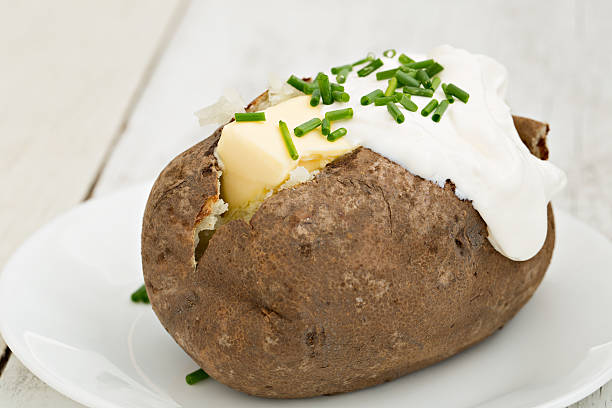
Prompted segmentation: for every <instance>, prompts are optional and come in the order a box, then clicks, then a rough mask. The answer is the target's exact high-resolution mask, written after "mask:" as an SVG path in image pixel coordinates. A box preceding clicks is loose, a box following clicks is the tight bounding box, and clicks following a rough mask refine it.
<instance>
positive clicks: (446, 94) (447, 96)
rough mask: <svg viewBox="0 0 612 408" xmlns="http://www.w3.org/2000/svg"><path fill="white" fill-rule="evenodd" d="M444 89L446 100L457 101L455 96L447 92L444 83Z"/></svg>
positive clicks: (449, 101)
mask: <svg viewBox="0 0 612 408" xmlns="http://www.w3.org/2000/svg"><path fill="white" fill-rule="evenodd" d="M442 90H443V91H444V96H446V100H447V101H448V103H455V98H453V97H452V96H451V95H450V94H449V93H448V92H446V84H442Z"/></svg>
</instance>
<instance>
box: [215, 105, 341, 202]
mask: <svg viewBox="0 0 612 408" xmlns="http://www.w3.org/2000/svg"><path fill="white" fill-rule="evenodd" d="M309 101H310V97H309V96H298V97H295V98H292V99H289V100H287V101H285V102H282V103H279V104H278V105H275V106H272V107H270V108H268V109H266V110H265V111H264V112H265V113H266V121H265V122H232V123H229V124H227V125H225V127H224V128H223V131H222V133H221V139H220V140H219V144H218V146H217V155H218V156H219V158H220V159H221V161H222V163H223V175H222V176H221V194H222V195H223V199H224V200H225V201H226V202H227V203H228V204H229V206H230V208H234V209H235V208H241V207H246V206H247V205H248V204H249V203H250V202H253V201H256V200H261V199H263V197H264V196H265V194H267V193H268V192H269V191H272V190H274V189H275V188H277V187H278V186H280V185H281V184H282V183H283V182H284V181H285V180H287V178H288V177H289V172H291V171H292V170H293V169H295V168H296V167H298V166H303V167H305V168H306V169H307V170H308V171H312V170H316V169H318V168H321V167H323V166H325V164H327V163H329V162H330V161H331V160H333V159H334V158H336V157H338V156H340V155H342V154H344V153H346V152H349V151H350V150H352V149H353V146H352V145H351V144H350V143H349V142H348V141H346V140H345V139H340V140H337V141H335V142H328V141H327V139H326V138H325V136H323V135H322V134H321V131H320V128H319V129H316V130H314V131H312V132H309V133H308V134H306V135H304V136H302V137H295V135H294V134H293V129H294V128H295V127H296V126H298V125H300V124H302V123H304V122H306V121H307V120H310V119H312V118H321V119H322V115H321V109H320V107H318V106H317V107H312V106H310V103H309ZM279 120H283V121H284V122H286V123H287V126H288V127H289V130H290V133H291V136H292V139H293V143H294V144H295V147H296V149H297V151H298V153H299V155H300V158H299V159H298V160H292V159H291V157H289V153H288V152H287V147H286V146H285V143H284V142H283V139H282V137H281V134H280V130H279V128H278V122H279Z"/></svg>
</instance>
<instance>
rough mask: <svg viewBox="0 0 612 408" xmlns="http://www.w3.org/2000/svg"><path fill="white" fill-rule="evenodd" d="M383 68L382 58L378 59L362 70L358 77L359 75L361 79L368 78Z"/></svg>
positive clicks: (358, 72)
mask: <svg viewBox="0 0 612 408" xmlns="http://www.w3.org/2000/svg"><path fill="white" fill-rule="evenodd" d="M382 66H383V62H382V60H381V59H380V58H377V59H375V60H374V61H372V62H370V63H369V64H368V65H366V66H365V67H363V68H361V69H360V70H359V71H357V75H359V76H360V77H365V76H368V75H370V74H371V73H372V72H374V71H376V70H377V69H378V68H380V67H382Z"/></svg>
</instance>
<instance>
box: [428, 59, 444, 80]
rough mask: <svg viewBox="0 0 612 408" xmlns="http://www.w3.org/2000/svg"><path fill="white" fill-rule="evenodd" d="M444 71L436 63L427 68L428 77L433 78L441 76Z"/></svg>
mask: <svg viewBox="0 0 612 408" xmlns="http://www.w3.org/2000/svg"><path fill="white" fill-rule="evenodd" d="M443 70H444V67H443V66H442V65H440V64H438V63H437V62H434V63H433V64H431V65H430V66H428V67H427V75H429V77H430V78H431V77H432V76H434V75H436V74H439V73H440V72H442V71H443Z"/></svg>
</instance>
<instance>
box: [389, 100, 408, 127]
mask: <svg viewBox="0 0 612 408" xmlns="http://www.w3.org/2000/svg"><path fill="white" fill-rule="evenodd" d="M387 110H388V111H389V113H390V114H391V116H393V119H395V121H396V122H397V123H402V122H403V121H404V114H403V113H402V112H400V110H399V108H398V107H397V105H396V104H394V103H393V102H389V103H387Z"/></svg>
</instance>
